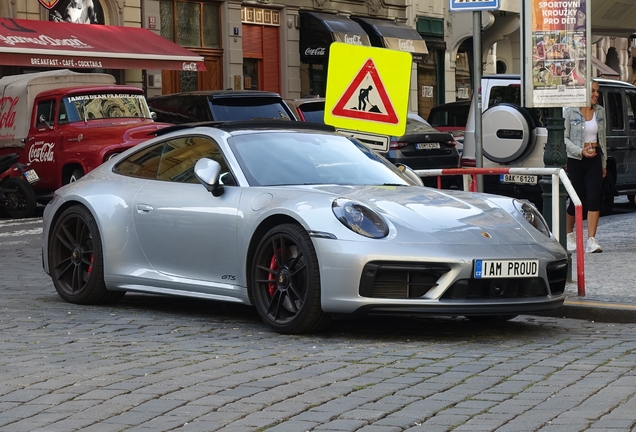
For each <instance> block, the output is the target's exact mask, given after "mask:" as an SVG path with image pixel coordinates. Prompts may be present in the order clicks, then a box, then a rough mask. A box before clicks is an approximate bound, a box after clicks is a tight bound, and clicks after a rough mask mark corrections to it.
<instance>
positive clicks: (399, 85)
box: [325, 42, 413, 136]
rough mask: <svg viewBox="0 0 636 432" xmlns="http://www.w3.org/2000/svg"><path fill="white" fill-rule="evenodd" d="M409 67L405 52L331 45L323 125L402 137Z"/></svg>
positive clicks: (409, 60)
mask: <svg viewBox="0 0 636 432" xmlns="http://www.w3.org/2000/svg"><path fill="white" fill-rule="evenodd" d="M412 65H413V59H412V57H411V54H410V53H407V52H403V51H395V50H389V49H385V48H374V47H364V46H354V45H350V44H344V43H339V42H334V43H332V44H331V47H330V50H329V69H328V72H327V94H326V95H325V123H326V124H329V125H332V126H335V127H337V128H343V129H350V130H357V131H362V132H370V133H376V134H383V135H391V136H401V135H404V132H405V130H406V117H407V110H408V99H409V90H410V81H411V68H412Z"/></svg>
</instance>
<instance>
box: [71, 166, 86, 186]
mask: <svg viewBox="0 0 636 432" xmlns="http://www.w3.org/2000/svg"><path fill="white" fill-rule="evenodd" d="M82 177H84V171H82V170H81V169H80V168H75V169H74V170H73V172H72V173H71V175H70V176H69V178H68V182H69V183H75V182H76V181H78V180H79V179H81V178H82Z"/></svg>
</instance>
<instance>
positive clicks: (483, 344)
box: [0, 215, 636, 432]
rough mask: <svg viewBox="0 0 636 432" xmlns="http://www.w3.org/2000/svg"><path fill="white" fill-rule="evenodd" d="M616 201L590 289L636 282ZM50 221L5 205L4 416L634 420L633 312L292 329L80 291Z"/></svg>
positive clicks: (465, 425) (130, 422) (611, 426)
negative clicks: (73, 289)
mask: <svg viewBox="0 0 636 432" xmlns="http://www.w3.org/2000/svg"><path fill="white" fill-rule="evenodd" d="M618 216H619V217H618V218H616V226H614V225H612V226H611V227H610V226H609V225H606V224H610V223H611V224H614V219H612V220H611V221H610V219H607V220H602V221H603V223H602V225H601V228H600V229H599V241H601V243H602V245H603V247H604V248H605V250H606V252H604V253H603V254H598V255H593V256H591V257H590V258H589V259H587V260H586V265H587V268H588V272H590V273H594V274H593V276H592V277H590V278H589V279H588V290H589V291H590V294H589V295H590V296H597V295H598V296H599V298H606V296H605V297H604V296H603V294H604V291H606V290H611V289H612V288H613V287H614V286H616V287H617V288H616V290H617V291H616V295H615V296H614V297H621V298H622V297H625V298H628V297H629V294H630V293H629V291H628V286H629V284H628V283H625V284H624V285H625V286H623V281H622V280H620V281H618V282H617V283H616V285H614V280H615V279H622V278H621V277H620V275H619V274H618V272H617V271H614V270H613V269H614V268H615V267H611V270H610V267H607V266H608V265H609V264H612V265H613V264H616V262H617V261H618V257H621V256H623V255H622V254H620V253H619V252H618V249H619V248H620V249H621V250H622V251H623V253H632V252H631V245H630V244H629V242H622V241H618V240H617V241H616V242H615V243H614V242H613V241H609V239H606V238H604V237H602V236H604V235H605V233H607V234H609V232H610V228H611V229H612V230H613V229H614V228H617V227H618V228H621V229H622V227H623V226H625V233H624V234H625V235H628V234H630V233H633V232H634V230H633V228H634V227H632V229H631V230H630V228H629V227H628V226H627V225H628V224H629V223H631V221H627V220H622V218H623V215H618ZM612 218H614V216H612ZM625 218H626V219H627V216H625ZM619 219H620V220H619ZM39 224H41V221H40V220H38V219H34V220H31V221H22V222H9V221H5V220H0V353H1V355H0V376H1V377H2V380H0V432H21V431H29V432H32V431H37V432H45V431H46V432H57V431H60V432H62V431H63V432H68V431H99V432H110V431H124V430H125V431H145V432H150V431H224V432H225V431H228V432H229V431H268V432H299V431H300V432H302V431H326V432H336V431H337V432H342V431H361V432H398V431H400V432H402V431H408V432H415V431H427V432H429V431H434V432H435V431H451V430H452V431H498V432H508V431H541V432H551V431H555V432H556V431H559V432H562V431H584V430H585V431H593V432H600V431H632V430H636V429H635V428H636V416H635V415H634V412H636V368H635V366H636V325H634V324H608V323H599V322H591V321H585V320H571V319H561V318H552V317H531V316H522V317H518V318H516V319H514V320H513V321H511V322H504V323H493V324H484V323H475V322H471V321H466V320H463V319H407V318H400V319H398V318H375V319H367V320H359V321H340V322H337V323H336V324H334V325H333V326H332V327H331V328H330V329H329V330H328V331H326V332H323V333H320V334H316V335H305V336H283V335H279V334H276V333H273V332H272V331H271V330H269V329H268V328H267V327H266V326H265V325H264V324H262V323H261V322H260V320H259V318H258V315H257V314H256V313H255V311H254V310H253V309H252V308H249V307H245V306H239V305H232V304H225V303H217V302H207V301H200V300H188V299H174V298H167V297H156V296H150V295H131V294H127V295H126V296H125V297H124V298H123V299H122V301H120V303H118V304H117V305H113V306H108V307H93V306H77V305H72V304H68V303H65V302H64V301H62V300H61V299H60V298H59V296H57V294H56V293H55V290H54V288H53V285H52V283H51V281H50V279H49V278H48V276H47V275H45V274H44V273H43V271H42V267H41V257H40V245H41V240H40V238H39V235H40V232H39V226H40V225H39ZM613 247H616V249H617V251H613V250H612V248H613ZM605 257H608V259H607V261H604V260H605ZM612 257H614V259H612ZM601 261H603V262H601ZM620 262H622V260H621V261H620ZM628 268H629V267H628V266H627V265H626V266H625V267H624V269H625V270H627V269H628ZM601 269H603V270H605V273H606V274H605V276H602V275H600V274H599V273H600V271H601ZM601 284H602V285H601ZM569 288H570V287H569ZM618 290H623V291H624V292H621V293H620V295H619V291H618Z"/></svg>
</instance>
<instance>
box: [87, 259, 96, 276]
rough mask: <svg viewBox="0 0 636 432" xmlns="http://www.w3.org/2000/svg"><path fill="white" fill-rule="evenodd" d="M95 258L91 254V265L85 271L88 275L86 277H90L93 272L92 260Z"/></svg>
mask: <svg viewBox="0 0 636 432" xmlns="http://www.w3.org/2000/svg"><path fill="white" fill-rule="evenodd" d="M94 258H95V254H91V263H90V265H89V266H88V269H87V270H86V273H87V274H88V276H90V275H91V272H92V271H93V259H94Z"/></svg>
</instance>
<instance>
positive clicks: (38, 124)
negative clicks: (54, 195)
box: [24, 99, 63, 190]
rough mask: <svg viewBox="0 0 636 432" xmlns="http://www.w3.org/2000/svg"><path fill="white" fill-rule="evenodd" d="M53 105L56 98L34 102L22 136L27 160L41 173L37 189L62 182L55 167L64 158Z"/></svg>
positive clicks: (30, 165)
mask: <svg viewBox="0 0 636 432" xmlns="http://www.w3.org/2000/svg"><path fill="white" fill-rule="evenodd" d="M55 109H56V101H55V99H46V100H37V101H36V102H35V115H34V117H33V118H32V119H31V121H32V123H31V128H30V131H29V135H28V136H27V138H26V140H25V149H24V150H25V153H26V155H27V160H26V162H27V163H28V164H29V169H33V170H35V172H36V173H37V174H38V176H39V177H40V180H39V181H38V182H37V183H35V185H34V188H35V189H37V190H55V189H57V188H59V187H60V186H61V180H62V178H61V177H62V176H61V173H60V169H59V168H58V167H59V165H60V164H61V163H62V161H61V159H62V158H63V149H62V148H61V147H62V136H61V135H60V133H59V129H58V128H57V127H56V123H55Z"/></svg>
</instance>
